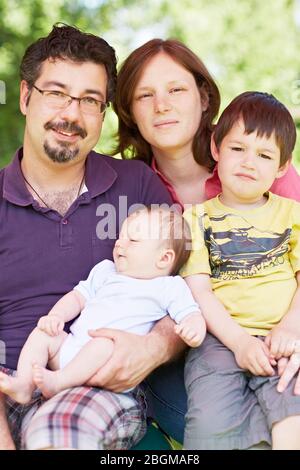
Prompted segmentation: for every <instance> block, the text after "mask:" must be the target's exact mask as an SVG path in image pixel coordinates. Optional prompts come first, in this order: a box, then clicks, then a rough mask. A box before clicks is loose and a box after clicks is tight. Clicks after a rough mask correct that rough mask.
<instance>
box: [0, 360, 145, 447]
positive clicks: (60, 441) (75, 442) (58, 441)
mask: <svg viewBox="0 0 300 470" xmlns="http://www.w3.org/2000/svg"><path fill="white" fill-rule="evenodd" d="M1 370H3V371H5V372H6V373H12V371H7V370H5V369H3V368H1ZM41 405H43V406H41ZM145 415H146V406H145V399H144V395H143V393H142V391H141V390H139V389H136V390H134V391H133V392H130V393H124V394H121V393H112V392H109V391H107V390H100V389H98V388H91V387H75V388H73V389H68V390H64V391H63V392H60V393H59V394H57V395H56V396H55V397H53V398H51V399H50V400H47V401H45V400H44V398H43V397H42V396H41V394H40V393H39V392H38V391H37V392H35V394H34V395H33V398H32V400H31V402H30V403H29V404H27V405H19V404H17V403H15V402H13V401H12V400H10V399H9V398H8V400H7V416H8V421H9V425H10V429H11V432H12V435H13V438H14V440H15V442H16V445H17V446H18V448H26V449H30V450H34V449H44V448H48V447H54V448H60V449H63V448H72V449H80V450H84V449H89V450H101V449H129V448H130V447H132V446H133V445H134V444H136V443H137V442H138V441H139V440H140V439H141V438H142V437H143V436H144V434H145V432H146V416H145Z"/></svg>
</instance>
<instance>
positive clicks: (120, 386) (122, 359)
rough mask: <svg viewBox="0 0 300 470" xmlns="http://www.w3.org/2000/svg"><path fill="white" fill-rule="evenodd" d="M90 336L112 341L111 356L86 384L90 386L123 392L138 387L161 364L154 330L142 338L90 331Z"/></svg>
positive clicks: (125, 334) (117, 331)
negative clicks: (112, 349) (112, 350)
mask: <svg viewBox="0 0 300 470" xmlns="http://www.w3.org/2000/svg"><path fill="white" fill-rule="evenodd" d="M89 334H90V336H92V337H93V338H97V337H105V338H110V339H111V340H112V341H114V352H113V355H112V356H111V358H110V359H109V360H108V361H107V363H106V364H105V365H104V366H103V367H102V368H101V370H99V371H98V372H97V373H96V374H95V375H94V376H93V377H92V378H91V379H90V380H89V381H88V385H90V386H95V387H105V388H107V389H109V390H111V391H113V392H122V391H124V390H126V389H128V388H132V387H135V386H136V385H138V384H139V383H141V382H142V381H143V380H144V378H145V377H146V376H147V375H149V374H150V372H152V371H153V370H154V369H155V368H156V367H158V366H159V365H160V363H161V359H162V358H160V354H159V348H160V347H162V344H161V341H160V337H159V336H158V335H156V334H155V333H154V332H153V330H152V331H151V333H149V334H147V335H143V336H142V335H136V334H132V333H127V332H124V331H120V330H113V329H109V328H101V329H99V330H93V331H89Z"/></svg>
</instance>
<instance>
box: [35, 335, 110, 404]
mask: <svg viewBox="0 0 300 470" xmlns="http://www.w3.org/2000/svg"><path fill="white" fill-rule="evenodd" d="M62 352H63V348H62V349H61V351H60V354H61V353H62ZM112 352H113V341H112V340H110V339H108V338H93V339H91V340H90V341H89V342H88V343H86V344H85V345H84V346H83V347H82V348H81V349H80V351H79V352H78V353H77V354H76V356H75V357H74V359H72V360H71V362H69V363H68V364H67V365H66V366H65V367H63V368H62V369H59V370H55V371H50V370H47V369H45V368H44V367H41V366H38V365H36V366H34V368H33V380H34V382H35V384H36V385H37V387H38V388H39V389H40V390H41V392H42V394H43V395H44V397H46V398H51V397H53V396H54V395H56V394H57V393H59V392H61V391H62V390H65V389H67V388H71V387H76V386H79V385H83V384H85V383H86V382H87V381H88V380H89V379H90V378H91V377H92V376H93V375H95V373H96V372H97V371H98V370H99V369H100V368H101V367H102V366H103V365H104V364H105V363H106V362H107V361H108V359H109V358H110V356H111V355H112ZM49 366H50V368H51V369H57V360H56V358H55V362H54V367H53V361H52V362H51V361H50V362H49Z"/></svg>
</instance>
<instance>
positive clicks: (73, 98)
mask: <svg viewBox="0 0 300 470" xmlns="http://www.w3.org/2000/svg"><path fill="white" fill-rule="evenodd" d="M32 88H35V89H36V90H37V91H38V92H39V93H41V95H42V96H44V93H46V92H48V93H60V94H61V95H64V96H65V97H66V98H69V102H68V104H67V105H66V106H64V107H62V108H60V109H66V108H67V107H68V106H70V104H71V103H72V101H73V100H75V101H78V104H79V106H80V103H81V101H82V100H84V99H85V98H87V96H83V97H82V98H78V97H77V96H71V95H68V94H67V93H64V92H62V91H59V90H42V89H41V88H38V87H37V86H36V85H32ZM70 99H71V101H70ZM93 100H95V101H96V102H97V103H99V104H100V115H101V114H103V113H105V111H106V109H107V108H108V107H109V102H108V101H107V102H104V101H100V100H96V98H93ZM103 107H104V109H103V111H101V108H103ZM80 109H81V108H80Z"/></svg>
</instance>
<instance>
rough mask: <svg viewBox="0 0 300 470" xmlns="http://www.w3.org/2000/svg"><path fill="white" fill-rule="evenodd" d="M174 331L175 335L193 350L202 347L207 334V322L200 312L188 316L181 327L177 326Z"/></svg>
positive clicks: (181, 323) (180, 324)
mask: <svg viewBox="0 0 300 470" xmlns="http://www.w3.org/2000/svg"><path fill="white" fill-rule="evenodd" d="M174 329H175V333H177V334H178V335H179V336H180V337H181V338H182V339H183V341H185V342H186V344H188V345H189V346H191V347H192V348H195V347H197V346H200V344H201V343H202V341H203V340H204V337H205V334H206V325H205V321H204V318H203V316H202V315H201V313H200V312H195V313H191V314H190V315H187V316H186V317H185V318H184V319H183V320H182V321H181V322H180V323H179V325H175V327H174Z"/></svg>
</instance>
